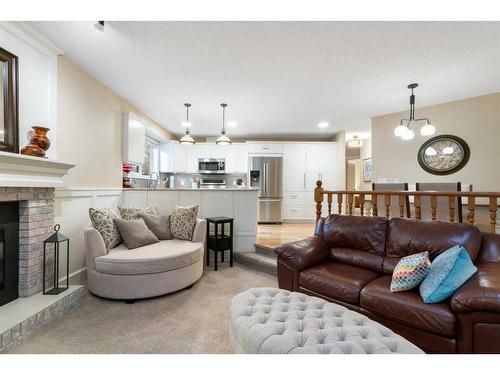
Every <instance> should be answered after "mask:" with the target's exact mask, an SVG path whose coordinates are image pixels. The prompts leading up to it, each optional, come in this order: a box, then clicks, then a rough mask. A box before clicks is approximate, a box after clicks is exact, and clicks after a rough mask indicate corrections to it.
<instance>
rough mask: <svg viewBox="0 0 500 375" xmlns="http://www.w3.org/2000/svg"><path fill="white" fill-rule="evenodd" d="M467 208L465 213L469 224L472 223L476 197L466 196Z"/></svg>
mask: <svg viewBox="0 0 500 375" xmlns="http://www.w3.org/2000/svg"><path fill="white" fill-rule="evenodd" d="M467 208H468V209H469V214H468V215H467V220H468V221H469V224H474V211H475V209H476V197H468V203H467Z"/></svg>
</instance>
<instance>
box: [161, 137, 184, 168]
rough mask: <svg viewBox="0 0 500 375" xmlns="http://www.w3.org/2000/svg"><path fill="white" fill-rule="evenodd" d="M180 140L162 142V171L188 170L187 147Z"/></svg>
mask: <svg viewBox="0 0 500 375" xmlns="http://www.w3.org/2000/svg"><path fill="white" fill-rule="evenodd" d="M190 146H191V145H189V146H188V145H181V144H180V143H178V142H167V143H162V144H160V172H162V173H172V172H186V171H187V147H190Z"/></svg>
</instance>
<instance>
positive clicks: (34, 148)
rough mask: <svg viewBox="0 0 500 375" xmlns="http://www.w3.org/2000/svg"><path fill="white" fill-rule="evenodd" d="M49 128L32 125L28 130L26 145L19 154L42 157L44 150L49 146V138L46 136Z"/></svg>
mask: <svg viewBox="0 0 500 375" xmlns="http://www.w3.org/2000/svg"><path fill="white" fill-rule="evenodd" d="M49 130H50V129H49V128H46V127H43V126H33V127H32V130H30V131H28V141H29V142H30V143H29V144H28V145H27V146H26V147H23V148H22V150H21V154H23V155H31V156H39V157H44V156H45V151H47V150H48V149H49V147H50V139H49V138H47V132H48V131H49Z"/></svg>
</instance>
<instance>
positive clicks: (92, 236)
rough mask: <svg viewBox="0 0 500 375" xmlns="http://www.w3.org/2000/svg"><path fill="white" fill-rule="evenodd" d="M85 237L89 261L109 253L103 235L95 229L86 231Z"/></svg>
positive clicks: (84, 232)
mask: <svg viewBox="0 0 500 375" xmlns="http://www.w3.org/2000/svg"><path fill="white" fill-rule="evenodd" d="M83 235H84V238H85V248H86V250H87V256H88V257H89V259H95V258H98V257H100V256H103V255H106V254H107V253H108V252H107V251H106V245H105V244H104V240H103V239H102V236H101V234H100V233H99V232H98V231H97V230H96V229H95V228H86V229H84V231H83Z"/></svg>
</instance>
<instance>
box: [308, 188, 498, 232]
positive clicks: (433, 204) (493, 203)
mask: <svg viewBox="0 0 500 375" xmlns="http://www.w3.org/2000/svg"><path fill="white" fill-rule="evenodd" d="M325 195H326V197H327V202H328V215H331V214H332V213H334V212H333V210H332V202H333V198H334V197H336V198H337V207H338V209H337V212H336V213H337V214H339V215H342V206H343V202H344V199H343V196H344V195H345V196H347V206H346V207H345V215H353V201H354V197H355V196H356V195H357V196H359V200H360V213H359V214H360V215H361V216H364V215H365V197H367V196H370V197H371V199H369V200H366V202H371V215H372V216H379V213H383V215H384V216H385V217H386V218H388V219H389V217H390V208H391V207H390V206H391V197H392V196H397V197H398V205H399V217H405V199H406V197H407V196H408V197H413V206H414V209H415V217H414V218H415V219H417V220H421V218H422V203H421V202H422V200H421V197H429V198H430V210H431V219H432V220H436V217H437V208H438V204H437V199H438V197H441V198H443V197H444V198H448V219H449V221H450V222H452V223H453V222H455V221H456V217H457V214H456V204H455V202H456V198H457V197H459V198H460V199H461V198H467V211H468V213H467V215H466V218H467V222H468V223H469V224H474V222H475V211H476V198H480V199H487V200H488V211H489V224H490V225H489V226H490V231H491V232H493V233H495V231H496V225H497V208H498V199H499V198H500V192H478V191H473V192H472V191H405V190H395V191H382V190H375V191H372V190H364V191H362V190H361V191H360V190H325V189H323V187H322V182H321V181H317V182H316V188H315V189H314V201H315V202H316V220H319V218H320V217H321V213H322V212H321V211H322V205H323V201H324V197H325ZM378 196H383V197H384V207H378V206H377V197H378Z"/></svg>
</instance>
